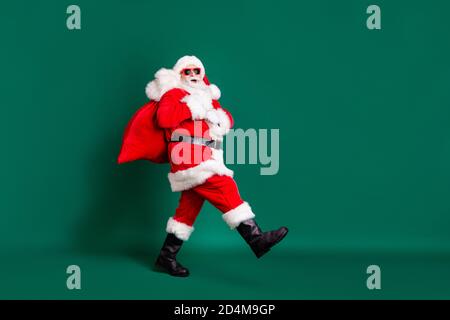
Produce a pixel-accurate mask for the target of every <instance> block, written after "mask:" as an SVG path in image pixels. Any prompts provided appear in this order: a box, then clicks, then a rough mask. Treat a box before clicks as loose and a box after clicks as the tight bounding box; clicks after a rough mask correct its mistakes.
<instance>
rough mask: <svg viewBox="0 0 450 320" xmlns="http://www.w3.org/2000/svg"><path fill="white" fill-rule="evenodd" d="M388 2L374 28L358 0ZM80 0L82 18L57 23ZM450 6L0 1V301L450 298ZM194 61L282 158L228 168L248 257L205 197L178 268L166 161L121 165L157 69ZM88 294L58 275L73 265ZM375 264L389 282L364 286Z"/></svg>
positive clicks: (243, 122) (243, 124) (240, 119)
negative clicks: (268, 238)
mask: <svg viewBox="0 0 450 320" xmlns="http://www.w3.org/2000/svg"><path fill="white" fill-rule="evenodd" d="M373 3H375V4H377V5H379V6H380V7H381V13H382V30H373V31H371V30H368V29H367V27H366V19H367V16H368V15H367V14H366V8H367V6H368V5H370V4H373ZM70 4H77V5H79V6H80V8H81V23H82V29H81V30H76V31H70V30H68V29H67V28H66V18H67V16H68V15H67V14H66V8H67V6H68V5H70ZM449 10H450V4H449V3H448V2H447V1H431V2H429V1H413V0H409V1H399V0H398V1H381V0H377V1H376V2H373V1H363V0H361V1H356V0H353V1H333V0H328V1H327V0H321V1H296V2H294V1H251V2H250V1H223V2H213V1H169V2H164V1H144V0H134V1H118V0H108V1H95V2H94V1H86V0H77V1H75V2H68V1H49V0H46V1H14V2H13V1H8V2H4V3H2V4H1V7H0V34H1V50H0V64H1V83H0V94H1V96H0V97H1V99H0V101H1V116H0V119H1V125H0V137H1V150H2V157H1V158H0V173H1V189H0V298H4V299H5V298H6V299H10V298H32V299H35V298H44V299H48V298H63V299H79V298H85V299H91V298H101V299H103V298H105V299H106V298H124V299H127V298H137V299H147V298H150V299H195V298H207V299H215V298H229V299H231V298H236V299H239V298H267V299H312V298H330V299H336V298H361V299H379V298H388V299H391V298H450V274H449V270H450V268H449V267H450V232H449V231H450V202H449V198H450V197H449V195H450V90H449V87H448V85H449V83H450V82H449V81H450V60H449V56H450V43H449V41H448V39H449V31H450V25H449V22H448V13H449ZM185 54H194V55H196V56H198V57H199V58H200V59H202V60H203V61H204V63H205V66H206V69H207V74H208V76H209V78H210V80H211V81H212V82H213V83H216V84H217V85H218V86H219V87H220V88H221V90H222V98H221V102H222V105H223V106H225V107H227V108H228V109H229V110H230V111H231V112H232V113H233V116H234V118H235V121H236V127H238V128H243V129H247V128H257V129H259V128H267V129H271V128H279V129H280V170H279V173H278V174H277V175H274V176H261V175H260V174H259V170H260V165H230V168H232V169H233V170H234V171H235V177H236V180H237V182H238V185H239V188H240V192H241V195H242V196H243V198H244V199H245V200H247V201H248V202H249V203H250V204H251V206H252V207H253V209H254V211H255V213H256V215H257V220H258V221H259V223H260V225H261V226H262V227H263V228H264V229H269V228H275V227H278V226H281V225H286V226H288V227H289V228H290V233H289V235H288V236H287V237H286V239H285V240H284V241H283V242H282V243H280V244H279V246H277V247H276V248H274V249H273V250H272V251H271V252H270V254H268V255H267V256H265V257H264V258H262V259H260V260H257V259H256V258H255V257H254V256H253V255H252V253H251V252H250V250H249V248H248V247H247V246H246V244H245V243H244V241H243V240H242V239H241V238H240V237H239V235H238V234H237V232H236V231H230V230H229V229H228V227H227V226H226V225H225V223H224V222H223V221H222V219H221V217H220V213H219V212H218V211H217V210H216V209H214V208H213V207H212V206H211V205H209V204H208V205H206V206H205V207H204V209H203V211H202V212H201V214H200V216H199V218H198V220H197V222H196V225H195V227H196V230H195V232H194V233H193V235H192V237H191V239H190V240H189V242H188V243H186V244H185V246H184V247H183V249H182V252H181V253H180V255H179V258H180V261H182V263H183V264H185V265H186V266H188V267H189V268H190V270H191V276H190V277H189V278H185V279H179V278H172V277H169V276H167V275H165V274H162V273H157V272H155V271H153V270H152V268H151V266H152V264H153V261H154V259H155V258H156V255H157V252H158V250H159V248H160V246H161V244H162V241H163V239H164V237H165V231H164V229H165V224H166V221H167V219H168V217H169V216H171V215H172V214H173V212H174V210H175V208H176V206H177V201H178V196H179V195H178V194H177V193H171V192H170V188H169V183H168V181H167V172H168V167H167V166H166V165H155V164H151V163H149V162H136V163H131V164H126V165H122V166H118V165H116V163H115V160H116V157H117V154H118V151H119V148H120V144H121V136H122V133H123V129H124V127H125V125H126V123H127V121H128V120H129V118H130V117H131V115H132V114H133V112H134V111H135V110H136V109H137V108H138V107H140V106H141V105H142V104H144V103H145V102H146V101H147V100H146V97H145V93H144V88H145V86H146V84H147V82H148V81H150V80H152V78H153V74H154V73H155V72H156V70H158V69H159V68H160V67H163V66H164V67H171V66H172V65H173V64H174V63H175V61H176V60H177V59H178V58H179V57H181V56H183V55H185ZM71 264H77V265H79V266H80V267H81V271H82V290H80V291H69V290H68V289H67V288H66V278H67V274H66V267H67V266H68V265H71ZM371 264H376V265H379V266H380V267H381V283H382V289H381V290H375V291H371V290H368V289H367V287H366V279H367V276H368V275H367V274H366V268H367V267H368V266H369V265H371Z"/></svg>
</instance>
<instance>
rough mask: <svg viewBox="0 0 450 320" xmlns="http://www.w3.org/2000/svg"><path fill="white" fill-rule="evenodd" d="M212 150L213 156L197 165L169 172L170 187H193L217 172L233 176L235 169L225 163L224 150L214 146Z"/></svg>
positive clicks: (178, 188) (173, 189) (176, 188)
mask: <svg viewBox="0 0 450 320" xmlns="http://www.w3.org/2000/svg"><path fill="white" fill-rule="evenodd" d="M211 151H212V155H211V158H210V159H208V160H206V161H203V162H201V163H200V164H198V165H196V166H195V167H192V168H189V169H186V170H179V171H176V172H170V173H169V175H168V178H169V182H170V188H171V189H172V191H173V192H176V191H183V190H188V189H191V188H193V187H195V186H198V185H200V184H202V183H204V182H205V181H206V180H207V179H208V178H210V177H212V176H213V175H215V174H218V175H220V176H230V177H232V176H233V174H234V172H233V170H230V169H228V168H227V167H226V166H225V164H224V163H223V150H217V149H213V148H212V149H211Z"/></svg>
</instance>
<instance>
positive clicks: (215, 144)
mask: <svg viewBox="0 0 450 320" xmlns="http://www.w3.org/2000/svg"><path fill="white" fill-rule="evenodd" d="M170 142H187V143H192V144H197V145H200V146H206V147H210V148H214V149H218V150H222V141H216V140H208V139H205V138H201V137H191V136H187V135H184V134H179V133H176V132H174V133H173V134H172V136H171V138H170Z"/></svg>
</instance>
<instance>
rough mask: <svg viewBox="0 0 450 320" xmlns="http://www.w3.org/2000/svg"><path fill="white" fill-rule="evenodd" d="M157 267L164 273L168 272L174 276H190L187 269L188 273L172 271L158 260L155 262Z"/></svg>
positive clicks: (157, 269)
mask: <svg viewBox="0 0 450 320" xmlns="http://www.w3.org/2000/svg"><path fill="white" fill-rule="evenodd" d="M155 269H156V271H159V272H162V273H167V274H168V275H170V276H172V277H179V278H186V277H188V276H189V271H187V272H186V273H172V272H170V271H169V270H168V269H167V268H166V267H164V266H163V265H160V264H159V263H158V262H155Z"/></svg>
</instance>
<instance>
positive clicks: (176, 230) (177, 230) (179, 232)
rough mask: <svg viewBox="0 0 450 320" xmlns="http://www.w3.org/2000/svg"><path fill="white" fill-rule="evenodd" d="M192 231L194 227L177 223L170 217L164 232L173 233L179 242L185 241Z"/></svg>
mask: <svg viewBox="0 0 450 320" xmlns="http://www.w3.org/2000/svg"><path fill="white" fill-rule="evenodd" d="M192 231H194V227H192V226H188V225H187V224H185V223H183V222H179V221H177V220H175V219H173V218H172V217H170V218H169V220H168V221H167V227H166V232H167V233H173V234H174V235H175V236H176V237H177V238H178V239H180V240H183V241H187V240H188V239H189V237H190V236H191V233H192Z"/></svg>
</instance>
